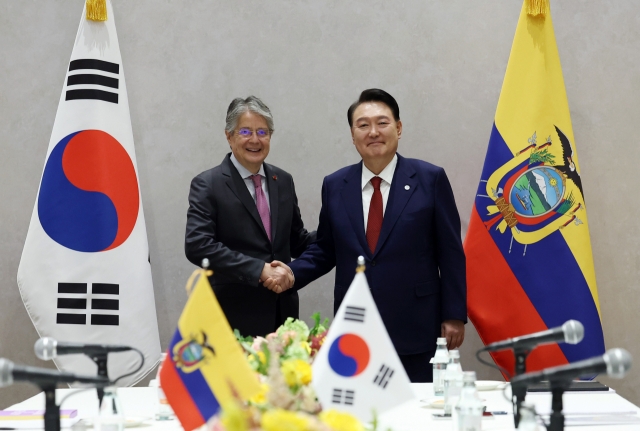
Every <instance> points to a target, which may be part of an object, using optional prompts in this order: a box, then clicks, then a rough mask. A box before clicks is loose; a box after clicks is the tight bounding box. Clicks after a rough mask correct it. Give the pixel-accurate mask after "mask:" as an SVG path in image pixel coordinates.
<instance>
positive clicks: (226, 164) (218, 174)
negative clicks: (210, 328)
mask: <svg viewBox="0 0 640 431" xmlns="http://www.w3.org/2000/svg"><path fill="white" fill-rule="evenodd" d="M230 155H231V153H229V154H227V156H226V158H225V159H224V161H223V162H222V163H221V164H220V165H219V166H216V167H215V168H213V169H209V170H208V171H205V172H202V173H201V174H200V175H198V176H196V177H195V178H194V179H193V180H192V181H191V190H190V192H189V210H188V211H187V232H186V235H185V253H186V255H187V259H189V261H191V262H192V263H193V264H195V265H198V266H200V265H201V264H202V259H204V258H205V257H206V258H208V259H209V262H210V267H211V269H212V270H213V271H214V274H213V276H212V277H210V278H209V281H210V282H211V286H212V287H213V290H214V292H215V294H216V297H217V299H218V301H219V302H220V305H221V306H222V310H223V311H224V313H225V315H226V316H227V319H228V320H229V323H230V325H231V327H232V328H237V329H238V330H240V333H241V334H242V335H244V336H247V335H253V336H255V335H265V334H267V333H269V332H272V331H274V330H275V329H276V327H277V326H278V325H279V324H281V323H282V322H283V321H284V320H285V319H286V318H287V317H289V316H290V317H295V318H297V317H298V293H297V292H296V291H294V290H290V291H287V292H285V293H283V294H281V295H277V294H276V293H273V292H271V291H270V290H268V289H266V288H265V287H264V286H262V285H261V284H260V283H259V282H258V280H259V278H260V274H261V273H262V269H263V267H264V264H265V262H271V261H272V260H280V261H282V262H285V263H288V262H290V261H291V257H292V256H293V257H297V256H299V255H300V254H301V253H302V252H303V251H304V250H305V249H306V248H307V246H308V245H309V244H310V243H311V242H312V241H313V240H314V239H315V232H312V233H309V232H307V230H306V229H305V228H304V224H303V222H302V218H301V217H300V209H299V208H298V198H297V197H296V192H295V189H294V185H293V178H292V177H291V175H289V174H288V173H287V172H285V171H283V170H282V169H280V168H277V167H275V166H273V165H270V164H267V163H264V171H265V176H266V184H267V187H268V190H269V204H270V208H271V238H272V241H271V242H270V241H269V238H268V237H267V233H266V231H265V229H264V226H263V224H262V220H261V219H260V214H259V213H258V208H257V207H256V203H255V201H254V200H253V198H252V197H251V194H250V193H249V190H248V189H247V186H246V185H245V182H244V180H243V179H242V177H241V176H240V174H239V173H238V170H237V169H236V168H235V166H233V163H232V162H231V159H230ZM276 318H279V320H278V321H276Z"/></svg>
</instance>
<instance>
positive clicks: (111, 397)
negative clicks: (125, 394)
mask: <svg viewBox="0 0 640 431" xmlns="http://www.w3.org/2000/svg"><path fill="white" fill-rule="evenodd" d="M94 428H95V429H96V431H123V430H124V413H123V412H122V404H121V403H120V399H119V398H118V389H117V388H116V387H114V386H109V387H106V388H104V397H103V398H102V404H100V411H99V412H98V417H97V419H96V422H95V426H94Z"/></svg>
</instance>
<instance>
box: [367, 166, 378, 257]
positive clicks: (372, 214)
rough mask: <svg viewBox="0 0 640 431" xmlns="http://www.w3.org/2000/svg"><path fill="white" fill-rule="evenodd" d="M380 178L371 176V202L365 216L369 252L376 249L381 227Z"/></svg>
mask: <svg viewBox="0 0 640 431" xmlns="http://www.w3.org/2000/svg"><path fill="white" fill-rule="evenodd" d="M381 181H382V178H380V177H373V178H371V185H372V186H373V196H371V204H369V216H368V218H367V243H368V244H369V249H370V250H371V253H373V252H374V251H375V250H376V244H378V237H379V236H380V229H381V228H382V192H380V182H381Z"/></svg>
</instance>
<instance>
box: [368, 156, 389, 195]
mask: <svg viewBox="0 0 640 431" xmlns="http://www.w3.org/2000/svg"><path fill="white" fill-rule="evenodd" d="M397 165H398V155H397V154H394V155H393V159H391V161H390V162H389V164H388V165H387V166H385V168H384V169H383V170H382V172H380V174H378V175H376V174H374V173H373V172H371V171H370V170H369V168H367V167H366V166H365V165H364V162H363V163H362V188H363V189H364V187H365V186H366V185H367V184H368V183H369V181H371V178H373V177H375V176H378V177H380V178H382V181H385V182H387V183H388V184H391V181H392V180H393V174H394V172H395V171H396V166H397Z"/></svg>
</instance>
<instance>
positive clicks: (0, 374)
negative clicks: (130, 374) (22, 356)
mask: <svg viewBox="0 0 640 431" xmlns="http://www.w3.org/2000/svg"><path fill="white" fill-rule="evenodd" d="M17 380H22V381H26V382H30V383H33V384H35V385H38V386H40V388H41V389H42V390H43V391H44V400H45V404H44V416H43V417H44V429H45V431H60V406H59V405H57V404H56V386H58V384H59V383H87V384H90V385H94V386H96V387H99V388H103V387H105V386H108V385H109V384H110V382H109V379H108V378H107V377H102V376H82V375H77V374H73V373H66V372H63V371H57V370H50V369H47V368H38V367H28V366H23V365H16V364H14V363H13V362H11V361H10V360H8V359H5V358H0V388H1V387H4V386H9V385H11V384H13V382H14V381H17Z"/></svg>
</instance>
